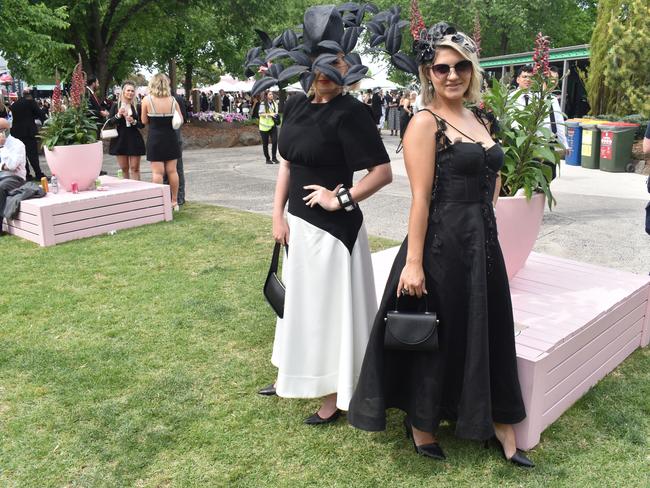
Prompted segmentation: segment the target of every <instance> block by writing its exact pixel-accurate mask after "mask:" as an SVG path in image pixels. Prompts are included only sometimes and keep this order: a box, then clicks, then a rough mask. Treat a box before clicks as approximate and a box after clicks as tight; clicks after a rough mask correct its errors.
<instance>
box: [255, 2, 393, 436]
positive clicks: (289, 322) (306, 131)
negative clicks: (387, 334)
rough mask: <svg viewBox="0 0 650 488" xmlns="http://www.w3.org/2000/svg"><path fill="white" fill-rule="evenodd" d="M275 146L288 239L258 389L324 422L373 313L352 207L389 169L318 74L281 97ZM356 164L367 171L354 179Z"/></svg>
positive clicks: (368, 270) (326, 10) (362, 237)
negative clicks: (306, 405)
mask: <svg viewBox="0 0 650 488" xmlns="http://www.w3.org/2000/svg"><path fill="white" fill-rule="evenodd" d="M310 16H311V17H310ZM314 19H317V20H323V21H328V22H330V25H332V24H333V25H335V26H336V25H338V26H339V27H340V31H341V32H342V30H343V27H342V21H341V18H340V16H339V14H338V12H337V11H336V9H335V8H333V7H325V6H324V7H313V8H312V9H310V10H308V12H307V13H306V14H305V25H306V26H308V27H307V31H308V33H307V36H308V37H309V39H311V37H315V36H314V35H311V34H312V33H311V32H310V31H309V25H310V21H313V20H314ZM310 35H311V37H310ZM312 42H313V44H314V45H316V44H317V41H316V40H313V41H312ZM331 66H332V67H333V68H335V69H336V70H338V71H339V73H341V74H342V75H345V73H346V72H347V70H348V65H347V63H346V61H345V60H344V59H343V55H342V54H339V55H338V57H337V58H336V60H335V61H334V62H333V63H332V65H331ZM279 149H280V154H281V156H282V158H283V161H282V162H281V164H280V168H279V171H278V179H277V184H276V191H275V200H274V205H273V237H274V238H275V240H276V241H277V242H280V243H283V244H288V245H289V252H288V256H287V258H286V260H285V262H284V266H283V272H282V278H283V281H284V283H285V285H286V296H285V306H284V318H283V319H278V321H277V325H276V333H275V341H274V345H273V356H272V362H273V364H274V365H275V366H276V367H277V368H278V374H277V381H276V384H275V385H271V386H270V387H267V388H266V389H264V390H262V391H260V393H262V394H273V393H276V392H277V395H279V396H281V397H286V398H323V403H322V405H321V407H320V409H319V410H318V411H317V412H316V413H314V414H313V415H312V416H310V417H308V418H307V419H306V420H305V423H307V424H310V425H318V424H325V423H329V422H333V421H335V420H336V419H337V418H338V417H339V415H340V412H341V410H347V408H348V403H349V401H350V398H351V396H352V392H353V391H354V387H355V385H356V381H357V378H358V375H359V371H360V368H361V363H362V360H363V354H364V351H365V347H366V343H367V341H368V337H369V332H370V324H371V321H372V317H373V316H374V314H375V312H376V309H377V298H376V296H375V287H374V280H373V272H372V261H371V257H370V250H369V247H368V238H367V234H366V230H365V227H364V224H363V214H362V213H361V210H360V209H359V207H358V205H357V203H358V202H361V201H362V200H365V199H366V198H368V197H370V196H371V195H372V194H374V193H375V192H377V191H378V190H379V189H380V188H382V187H383V186H384V185H386V184H388V183H390V182H391V181H392V173H391V169H390V164H389V157H388V154H387V153H386V150H385V148H384V145H383V144H382V142H381V138H380V136H379V134H378V132H377V129H376V127H375V124H374V122H373V119H372V115H371V113H370V111H369V110H368V107H366V106H365V105H364V104H363V103H361V102H360V101H358V100H357V99H355V98H354V97H352V96H351V95H347V94H344V93H343V88H342V86H340V85H338V84H336V83H335V82H333V81H331V80H330V79H329V78H328V77H326V76H324V75H323V74H322V73H318V72H315V73H314V79H313V82H312V85H311V90H310V96H308V97H305V96H304V95H294V96H292V97H291V98H290V99H289V100H288V101H287V103H286V106H285V110H284V121H283V128H282V132H281V134H280V140H279ZM359 170H366V171H367V174H366V175H365V176H364V177H363V178H361V179H360V180H359V181H357V182H356V183H353V174H354V172H355V171H359ZM287 202H288V212H287V216H286V217H285V215H284V210H285V205H286V204H287Z"/></svg>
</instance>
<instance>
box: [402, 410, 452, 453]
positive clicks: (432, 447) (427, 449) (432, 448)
mask: <svg viewBox="0 0 650 488" xmlns="http://www.w3.org/2000/svg"><path fill="white" fill-rule="evenodd" d="M404 432H405V433H406V438H407V439H411V441H412V442H413V448H414V449H415V452H416V453H417V454H419V455H420V456H424V457H429V458H433V459H439V460H441V461H442V460H445V459H447V456H445V453H444V451H443V450H442V447H440V444H438V443H437V442H432V443H431V444H423V445H421V446H418V445H417V444H416V443H415V437H413V427H412V426H411V423H410V422H409V420H408V417H405V418H404Z"/></svg>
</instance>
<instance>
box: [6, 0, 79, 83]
mask: <svg viewBox="0 0 650 488" xmlns="http://www.w3.org/2000/svg"><path fill="white" fill-rule="evenodd" d="M0 5H1V6H2V10H1V11H0V32H2V35H1V36H0V52H2V56H3V57H4V58H5V59H6V60H7V63H8V65H9V69H10V70H11V72H12V73H13V74H14V76H17V77H20V78H25V79H28V80H30V79H35V78H36V77H38V76H41V75H42V74H44V73H48V74H50V75H51V74H53V71H54V70H53V69H52V66H54V65H56V64H57V62H58V61H59V60H60V59H61V58H62V57H63V56H65V55H66V53H67V52H68V51H69V49H70V48H71V47H72V46H70V45H69V44H66V43H65V41H63V40H61V39H59V38H58V36H57V33H58V32H60V31H62V30H65V29H67V28H68V27H69V24H68V22H67V19H68V14H67V10H66V8H65V7H59V8H49V7H48V6H46V5H44V4H42V3H33V2H30V1H29V0H3V1H2V3H1V4H0Z"/></svg>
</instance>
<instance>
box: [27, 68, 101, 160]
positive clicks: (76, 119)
mask: <svg viewBox="0 0 650 488" xmlns="http://www.w3.org/2000/svg"><path fill="white" fill-rule="evenodd" d="M85 87H86V77H85V75H84V73H83V71H82V69H81V61H80V62H79V63H78V64H77V65H76V66H75V69H74V71H73V74H72V83H71V86H70V100H69V104H68V106H67V107H64V106H63V103H62V100H61V88H60V83H59V80H58V76H57V80H56V87H55V91H54V93H53V94H52V109H51V112H50V113H51V115H50V118H49V119H47V120H46V121H45V124H43V129H42V130H41V134H40V136H39V137H40V138H41V139H42V140H43V145H44V146H45V147H47V148H48V149H52V148H54V147H55V146H72V145H75V144H91V143H93V142H95V141H97V124H96V121H95V118H94V117H93V116H92V115H91V114H90V111H89V110H88V104H87V102H86V97H85Z"/></svg>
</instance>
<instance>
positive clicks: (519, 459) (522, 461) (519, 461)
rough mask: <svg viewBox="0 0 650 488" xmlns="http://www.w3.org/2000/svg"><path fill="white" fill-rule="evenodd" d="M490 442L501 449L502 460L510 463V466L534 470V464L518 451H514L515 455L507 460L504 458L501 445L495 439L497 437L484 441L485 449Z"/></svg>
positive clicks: (504, 453)
mask: <svg viewBox="0 0 650 488" xmlns="http://www.w3.org/2000/svg"><path fill="white" fill-rule="evenodd" d="M490 441H493V442H495V443H496V444H497V445H498V446H499V447H500V448H501V454H503V458H504V459H505V460H506V461H510V462H511V463H512V464H514V465H516V466H520V467H522V468H534V467H535V463H534V462H532V461H531V460H530V459H528V458H527V457H526V455H525V454H524V453H523V452H522V451H520V450H519V449H517V450H515V453H514V454H513V455H512V457H511V458H508V456H506V450H505V449H504V448H503V444H501V441H500V440H499V439H498V438H497V436H494V437H492V439H488V440H487V441H485V448H486V449H487V448H488V447H489V443H490Z"/></svg>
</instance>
